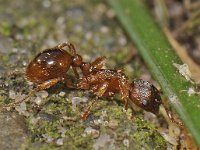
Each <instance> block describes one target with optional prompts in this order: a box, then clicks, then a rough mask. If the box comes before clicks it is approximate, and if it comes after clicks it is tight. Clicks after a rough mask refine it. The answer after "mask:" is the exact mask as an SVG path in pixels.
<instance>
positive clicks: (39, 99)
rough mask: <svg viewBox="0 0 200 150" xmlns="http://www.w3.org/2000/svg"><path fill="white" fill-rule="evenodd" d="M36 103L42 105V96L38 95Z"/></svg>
mask: <svg viewBox="0 0 200 150" xmlns="http://www.w3.org/2000/svg"><path fill="white" fill-rule="evenodd" d="M35 103H36V104H37V105H41V103H42V99H41V97H36V99H35Z"/></svg>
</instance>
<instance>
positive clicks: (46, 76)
mask: <svg viewBox="0 0 200 150" xmlns="http://www.w3.org/2000/svg"><path fill="white" fill-rule="evenodd" d="M71 63H72V58H71V55H70V54H69V53H68V52H67V51H65V50H61V49H58V48H54V49H47V50H44V51H43V52H41V53H39V54H38V55H37V56H36V57H35V58H34V59H33V61H32V62H31V63H30V64H29V65H28V67H27V69H26V77H27V79H28V80H30V81H31V82H34V83H37V84H40V83H43V82H45V81H48V80H50V79H54V78H58V77H61V78H62V77H65V75H66V72H67V71H68V69H69V68H70V65H71Z"/></svg>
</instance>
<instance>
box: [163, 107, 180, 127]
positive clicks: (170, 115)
mask: <svg viewBox="0 0 200 150" xmlns="http://www.w3.org/2000/svg"><path fill="white" fill-rule="evenodd" d="M160 107H161V108H160V109H162V108H163V109H162V110H164V112H163V113H166V115H167V117H168V119H170V121H171V122H173V123H175V124H177V125H178V126H179V127H182V126H183V123H182V122H180V121H177V120H175V118H174V117H173V116H172V112H171V111H170V110H169V109H168V108H167V107H166V106H164V104H162V105H161V106H160ZM161 113H162V112H161ZM163 116H165V115H164V114H163ZM168 119H167V120H168Z"/></svg>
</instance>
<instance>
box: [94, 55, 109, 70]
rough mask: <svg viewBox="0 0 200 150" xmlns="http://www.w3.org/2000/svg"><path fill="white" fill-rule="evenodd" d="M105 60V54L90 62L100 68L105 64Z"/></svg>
mask: <svg viewBox="0 0 200 150" xmlns="http://www.w3.org/2000/svg"><path fill="white" fill-rule="evenodd" d="M105 60H106V57H105V56H101V57H98V58H96V59H95V60H94V61H93V62H92V63H91V66H92V67H93V68H95V69H101V68H102V67H103V65H104V64H105Z"/></svg>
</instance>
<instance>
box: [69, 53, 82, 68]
mask: <svg viewBox="0 0 200 150" xmlns="http://www.w3.org/2000/svg"><path fill="white" fill-rule="evenodd" d="M82 63H83V62H82V57H81V56H80V55H78V54H75V55H74V56H73V57H72V65H73V66H74V67H80V66H81V64H82Z"/></svg>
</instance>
